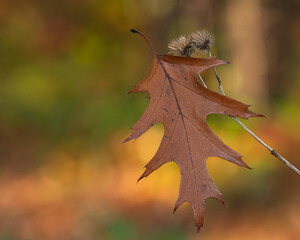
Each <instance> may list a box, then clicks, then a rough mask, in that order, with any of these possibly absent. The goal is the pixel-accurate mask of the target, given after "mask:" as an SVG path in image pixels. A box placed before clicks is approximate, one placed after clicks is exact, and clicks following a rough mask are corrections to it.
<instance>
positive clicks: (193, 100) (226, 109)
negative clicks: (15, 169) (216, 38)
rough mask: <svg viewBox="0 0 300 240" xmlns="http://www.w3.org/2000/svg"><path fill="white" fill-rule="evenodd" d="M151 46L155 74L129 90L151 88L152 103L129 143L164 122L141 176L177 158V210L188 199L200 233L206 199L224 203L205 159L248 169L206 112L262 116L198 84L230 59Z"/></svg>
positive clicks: (139, 121)
mask: <svg viewBox="0 0 300 240" xmlns="http://www.w3.org/2000/svg"><path fill="white" fill-rule="evenodd" d="M140 34H141V33H140ZM141 35H142V34H141ZM142 36H143V37H144V35H142ZM146 41H147V42H148V40H146ZM148 43H149V42H148ZM149 45H150V46H151V44H150V43H149ZM151 48H152V46H151ZM152 50H153V52H154V60H153V63H152V67H151V70H150V72H149V73H148V75H147V76H146V78H145V79H144V80H143V81H141V82H140V83H138V84H137V85H136V86H135V87H134V89H133V90H131V91H130V92H129V93H132V92H148V93H149V95H150V99H151V100H150V104H149V106H148V108H147V109H146V111H145V112H144V114H143V115H142V117H141V118H140V119H139V120H138V122H137V123H136V124H135V125H134V126H133V127H132V133H131V135H130V136H129V137H128V138H127V139H126V140H125V141H124V142H127V141H129V140H132V139H136V138H138V137H139V136H141V135H142V134H143V133H145V132H146V131H147V130H148V129H149V128H150V127H151V126H153V125H154V124H156V123H163V125H164V136H163V139H162V141H161V144H160V146H159V148H158V150H157V152H156V154H155V156H154V157H153V158H152V159H151V160H150V162H149V163H148V164H147V165H146V166H145V167H146V170H145V171H144V173H143V174H142V176H141V177H140V178H139V180H140V179H142V178H144V177H147V176H148V175H149V174H150V173H152V172H153V171H154V170H156V169H158V168H159V167H160V166H162V165H163V164H165V163H167V162H170V161H174V162H176V164H177V165H178V166H179V168H180V172H181V182H180V192H179V196H178V199H177V201H176V203H175V208H174V212H175V211H176V209H177V208H178V207H179V206H180V205H181V204H182V203H183V202H190V203H191V204H192V207H193V211H194V217H195V224H196V227H197V231H199V230H200V228H201V227H202V226H203V221H204V210H205V200H206V199H207V198H215V199H218V200H219V201H221V202H222V203H223V204H225V202H224V200H223V198H222V194H221V192H220V191H219V190H218V188H217V187H216V185H215V184H214V183H213V181H212V179H211V177H210V176H209V174H208V172H207V169H206V159H207V158H208V157H220V158H223V159H226V160H228V161H230V162H232V163H235V164H237V165H239V166H243V167H246V168H249V167H248V166H247V164H246V163H245V162H244V161H243V160H242V159H241V157H242V156H241V155H240V154H238V153H237V152H235V151H234V150H232V149H230V148H229V147H228V146H227V145H225V144H224V143H223V142H222V140H221V139H220V138H219V137H218V136H216V135H215V134H214V133H213V131H212V130H211V129H210V128H209V127H208V125H207V123H206V116H207V115H209V114H213V113H217V114H224V115H229V116H236V117H241V118H245V119H248V118H249V117H258V116H262V115H259V114H256V113H254V112H251V111H249V110H248V107H249V105H245V104H243V103H241V102H238V101H236V100H233V99H231V98H228V97H225V96H223V95H220V94H218V93H215V92H213V91H211V90H209V89H206V88H205V87H203V86H201V85H199V86H197V85H196V86H195V84H196V79H197V75H198V74H199V73H201V72H203V71H205V70H207V69H210V68H212V67H215V66H218V65H221V64H226V63H227V62H225V61H222V60H218V59H216V58H215V57H212V58H186V57H177V56H171V55H164V56H159V55H157V54H156V53H155V51H154V49H153V48H152Z"/></svg>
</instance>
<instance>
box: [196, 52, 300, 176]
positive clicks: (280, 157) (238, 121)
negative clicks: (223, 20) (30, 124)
mask: <svg viewBox="0 0 300 240" xmlns="http://www.w3.org/2000/svg"><path fill="white" fill-rule="evenodd" d="M207 50H208V53H209V56H210V57H211V51H210V48H208V49H207ZM213 69H214V72H215V76H216V78H217V80H218V83H219V92H220V93H222V94H223V95H224V96H225V92H224V90H223V88H222V84H221V80H220V78H219V76H218V73H217V70H216V68H215V67H214V68H213ZM198 76H199V78H200V80H201V82H202V84H203V86H204V87H206V88H207V86H206V84H205V82H204V81H203V79H202V77H201V75H200V74H198ZM230 117H231V118H232V119H233V120H234V121H236V122H237V123H238V124H239V125H240V126H241V127H242V128H243V129H245V130H246V131H247V132H248V133H249V134H250V135H251V136H252V137H254V138H255V139H256V140H257V141H258V142H259V143H261V144H262V145H263V146H264V147H265V148H267V149H268V150H269V151H270V153H271V154H272V155H274V156H275V157H276V158H278V159H279V160H280V161H282V162H283V163H284V164H286V165H287V166H288V167H289V168H291V169H292V170H293V171H295V172H296V173H297V174H298V175H300V171H299V170H298V169H297V168H296V167H295V166H293V165H292V164H291V163H290V162H289V161H288V160H286V159H285V158H284V157H282V156H281V155H280V154H279V153H277V152H276V151H275V150H274V149H273V148H271V147H269V146H268V145H267V144H266V143H265V142H264V141H263V140H261V139H260V138H259V137H258V136H256V135H255V134H254V133H253V132H252V131H251V130H249V129H248V128H247V127H246V126H245V125H244V124H243V123H242V122H241V121H240V120H238V119H237V118H236V117H232V116H230Z"/></svg>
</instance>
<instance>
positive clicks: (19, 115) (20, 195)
mask: <svg viewBox="0 0 300 240" xmlns="http://www.w3.org/2000/svg"><path fill="white" fill-rule="evenodd" d="M299 13H300V6H299V1H297V0H285V1H281V0H251V1H248V0H242V1H240V0H226V1H225V0H224V1H217V0H212V1H209V0H202V1H196V0H188V1H179V0H178V1H175V0H140V1H138V0H123V1H121V0H99V1H97V0H64V1H58V0H43V1H40V0H26V1H25V0H15V1H9V0H0V83H1V84H0V113H1V115H0V116H1V117H0V239H1V240H40V239H41V240H52V239H53V240H54V239H55V240H68V239H70V240H74V239H78V240H83V239H84V240H85V239H101V240H102V239H105V240H106V239H109V240H119V239H120V240H129V239H130V240H131V239H134V240H135V239H149V240H150V239H158V240H168V239H174V240H181V239H182V240H183V239H197V237H196V231H195V228H194V219H193V213H192V210H191V207H190V205H189V204H184V205H183V206H182V207H180V208H179V209H178V210H177V212H176V214H175V215H174V216H173V214H172V210H173V206H174V203H175V201H176V198H177V194H178V189H179V181H180V173H179V169H178V167H177V166H176V165H175V164H173V163H169V164H167V165H165V166H163V167H162V168H161V169H159V170H158V171H156V172H155V173H153V174H152V175H151V176H149V177H148V178H147V179H146V180H142V181H141V182H140V183H139V184H136V180H137V179H138V177H139V176H140V175H141V174H142V171H143V169H142V167H143V166H144V165H145V164H146V162H147V161H149V160H150V158H151V157H152V156H153V155H154V153H155V151H156V149H157V147H158V145H159V143H160V139H161V138H162V134H163V127H162V126H155V127H153V128H152V129H151V130H150V131H149V132H147V133H146V134H145V135H143V136H142V137H140V139H138V140H136V141H133V142H129V143H126V144H121V141H122V140H124V139H125V138H126V137H127V136H128V134H129V133H130V127H131V126H132V125H133V124H134V123H135V121H137V120H138V118H139V117H140V116H141V114H142V113H143V111H144V110H145V108H146V107H147V104H148V102H149V99H148V98H147V95H146V94H135V95H129V96H128V95H127V94H126V93H127V92H128V91H129V90H130V89H131V88H132V87H133V86H134V84H136V83H137V82H138V81H140V80H141V79H142V78H143V77H144V76H146V74H147V72H148V70H149V69H150V65H151V61H152V53H151V51H150V50H149V47H148V46H147V45H146V43H145V42H144V41H143V40H142V38H141V37H140V36H137V35H134V34H131V33H130V31H129V30H130V28H131V27H134V28H137V29H139V30H140V31H142V32H144V33H145V34H146V35H147V36H148V37H149V39H150V40H151V41H152V43H153V45H154V46H155V48H156V50H157V51H158V52H159V53H162V54H164V53H167V44H168V41H169V40H171V39H173V38H176V37H178V36H179V35H180V34H189V33H191V32H192V31H195V30H198V29H202V28H206V29H209V30H211V31H213V32H214V33H215V35H216V46H215V48H213V54H214V55H217V56H218V57H219V58H221V59H225V60H229V61H231V64H230V65H226V66H221V67H218V69H217V70H218V72H219V74H220V76H221V78H222V81H223V87H224V90H225V92H226V93H227V95H228V96H230V97H233V98H235V99H237V100H240V101H243V102H245V103H247V104H251V105H252V107H251V108H250V109H251V110H253V111H256V112H259V113H263V114H264V115H265V116H266V118H265V119H264V118H260V119H250V120H249V121H244V122H246V124H247V126H249V128H251V129H252V130H253V131H254V132H255V133H256V134H257V135H259V136H260V137H261V138H262V139H263V140H265V141H266V142H267V143H268V144H269V145H270V146H272V147H274V148H275V149H276V150H278V152H279V153H281V154H282V155H283V156H285V157H286V158H287V159H288V160H289V161H290V162H291V163H293V164H294V165H296V166H297V167H298V168H300V157H299V149H300V128H299V122H300V108H299V101H300V90H299V89H300V28H299V26H300V14H299ZM203 76H204V79H205V80H206V82H207V83H208V85H209V87H210V88H211V89H214V90H216V89H217V85H216V80H215V78H214V76H213V74H212V71H207V73H205V74H204V75H203ZM208 123H209V125H210V126H211V127H212V129H213V130H214V131H215V132H216V133H217V134H218V135H219V136H220V137H221V138H222V139H223V140H224V142H225V143H226V144H228V145H229V146H230V147H231V148H233V149H234V150H236V151H238V152H239V153H240V154H242V155H243V156H245V157H244V160H245V161H246V163H247V164H248V165H250V166H251V167H252V168H254V169H253V170H247V169H243V168H240V167H237V166H235V165H233V164H230V163H228V162H225V161H224V160H221V159H217V158H211V159H209V160H208V169H209V172H210V173H211V175H212V177H213V180H214V181H215V183H216V184H217V186H218V187H219V189H220V191H221V192H222V193H223V195H224V199H225V201H226V202H227V204H228V205H229V208H225V207H224V206H223V205H221V204H220V203H218V202H217V201H215V200H207V201H206V203H207V208H206V219H205V224H204V230H202V231H201V232H200V237H199V239H203V240H210V239H222V240H223V239H228V240H229V239H230V240H235V239H236V240H239V239H246V240H247V239H249V240H250V239H256V240H259V239H272V240H279V239H280V240H281V239H297V238H298V237H299V234H300V205H299V203H300V192H299V186H300V185H299V184H300V177H299V176H297V175H296V174H295V173H294V172H292V171H291V170H290V169H289V168H287V167H286V166H285V165H283V164H282V163H281V162H279V160H277V159H276V158H275V157H273V156H271V155H270V154H269V152H268V151H267V150H266V149H265V148H263V147H262V146H261V145H260V144H258V143H257V142H256V141H255V140H253V138H251V137H250V136H249V135H248V134H247V133H246V132H245V131H243V130H242V129H241V128H240V127H239V126H238V125H237V124H236V123H235V122H234V121H232V120H231V119H230V118H229V117H226V116H210V117H209V118H208Z"/></svg>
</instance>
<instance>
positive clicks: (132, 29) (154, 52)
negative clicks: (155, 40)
mask: <svg viewBox="0 0 300 240" xmlns="http://www.w3.org/2000/svg"><path fill="white" fill-rule="evenodd" d="M130 31H131V32H132V33H138V34H140V35H141V36H142V37H143V38H144V39H145V41H146V42H147V43H148V45H149V47H150V48H151V50H152V52H153V54H154V55H155V56H156V57H157V56H158V55H157V53H156V51H155V50H154V48H153V46H152V44H151V43H150V41H149V40H148V38H147V37H146V36H145V35H144V34H143V33H141V32H140V31H138V30H136V29H134V28H131V29H130Z"/></svg>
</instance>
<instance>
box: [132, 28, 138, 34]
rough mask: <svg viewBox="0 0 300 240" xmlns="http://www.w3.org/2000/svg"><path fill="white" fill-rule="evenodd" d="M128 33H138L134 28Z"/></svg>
mask: <svg viewBox="0 0 300 240" xmlns="http://www.w3.org/2000/svg"><path fill="white" fill-rule="evenodd" d="M130 32H132V33H138V31H137V30H135V29H134V28H131V29H130Z"/></svg>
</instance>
